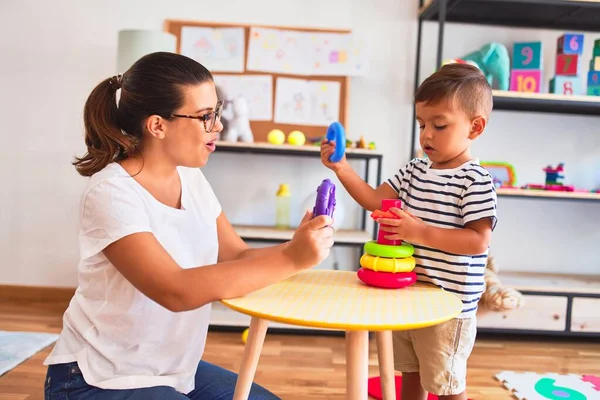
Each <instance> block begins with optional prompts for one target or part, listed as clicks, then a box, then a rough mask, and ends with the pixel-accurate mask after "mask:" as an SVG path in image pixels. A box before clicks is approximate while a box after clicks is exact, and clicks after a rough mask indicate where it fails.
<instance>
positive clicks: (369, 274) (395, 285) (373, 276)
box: [356, 268, 417, 289]
mask: <svg viewBox="0 0 600 400" xmlns="http://www.w3.org/2000/svg"><path fill="white" fill-rule="evenodd" d="M356 274H357V275H358V279H360V280H361V281H363V282H364V283H366V284H367V285H369V286H374V287H379V288H384V289H402V288H405V287H407V286H410V285H412V284H414V283H415V282H416V281H417V273H416V272H414V271H411V272H381V271H377V272H376V271H373V270H372V269H368V268H359V270H358V271H357V273H356Z"/></svg>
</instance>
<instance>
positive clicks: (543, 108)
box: [493, 22, 600, 116]
mask: <svg viewBox="0 0 600 400" xmlns="http://www.w3.org/2000/svg"><path fill="white" fill-rule="evenodd" d="M599 25H600V22H599ZM493 93H494V110H505V111H530V112H546V113H554V114H579V115H594V116H597V115H600V96H565V95H561V94H554V93H525V92H511V91H504V90H494V91H493Z"/></svg>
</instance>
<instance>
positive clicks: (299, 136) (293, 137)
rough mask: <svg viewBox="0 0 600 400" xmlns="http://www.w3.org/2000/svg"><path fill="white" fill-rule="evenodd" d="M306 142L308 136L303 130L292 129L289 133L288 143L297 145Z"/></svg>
mask: <svg viewBox="0 0 600 400" xmlns="http://www.w3.org/2000/svg"><path fill="white" fill-rule="evenodd" d="M305 142H306V137H305V136H304V133H302V132H301V131H291V132H290V134H289V135H288V143H289V144H293V145H295V146H302V145H303V144H304V143H305Z"/></svg>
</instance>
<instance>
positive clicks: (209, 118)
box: [164, 82, 223, 167]
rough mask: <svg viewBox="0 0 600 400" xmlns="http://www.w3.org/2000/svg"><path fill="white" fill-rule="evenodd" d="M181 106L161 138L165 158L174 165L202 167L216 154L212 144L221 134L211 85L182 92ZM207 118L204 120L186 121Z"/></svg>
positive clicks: (206, 84)
mask: <svg viewBox="0 0 600 400" xmlns="http://www.w3.org/2000/svg"><path fill="white" fill-rule="evenodd" d="M181 90H182V92H183V95H184V102H183V105H182V106H181V107H180V108H179V109H177V110H175V111H174V112H173V114H174V115H175V116H176V118H173V119H172V120H171V121H168V125H167V131H166V135H165V138H164V146H165V151H166V153H167V155H168V156H169V157H170V158H171V159H172V160H173V161H174V163H175V164H176V165H182V166H185V167H203V166H204V165H206V163H207V161H208V156H209V155H210V154H211V153H212V152H213V151H215V142H216V140H217V139H218V136H219V133H220V132H221V130H223V125H222V124H221V120H220V118H219V117H218V116H216V115H215V114H216V113H217V106H218V105H217V101H218V99H217V92H216V89H215V85H214V83H213V82H205V83H202V84H199V85H193V86H187V87H184V88H183V89H181ZM185 116H191V117H206V118H205V120H202V119H194V118H187V117H185Z"/></svg>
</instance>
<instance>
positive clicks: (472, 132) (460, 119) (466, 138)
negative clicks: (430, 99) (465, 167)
mask: <svg viewBox="0 0 600 400" xmlns="http://www.w3.org/2000/svg"><path fill="white" fill-rule="evenodd" d="M415 107H416V114H417V121H418V122H419V132H420V135H419V141H420V144H421V148H422V149H423V151H424V152H425V154H427V157H429V159H430V160H431V161H432V162H433V164H434V167H436V168H455V167H458V166H460V165H461V164H463V163H464V162H466V161H468V160H469V159H470V157H471V154H470V147H471V141H472V140H474V139H475V138H477V137H478V136H479V135H481V134H482V133H483V130H484V129H485V125H486V119H485V118H484V117H483V116H479V117H475V118H469V116H468V115H467V114H466V113H465V112H464V111H462V110H460V109H459V108H457V107H455V106H454V105H453V104H452V102H451V101H448V100H442V101H440V102H438V103H436V104H431V103H429V104H425V103H424V102H421V103H417V104H416V105H415Z"/></svg>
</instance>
